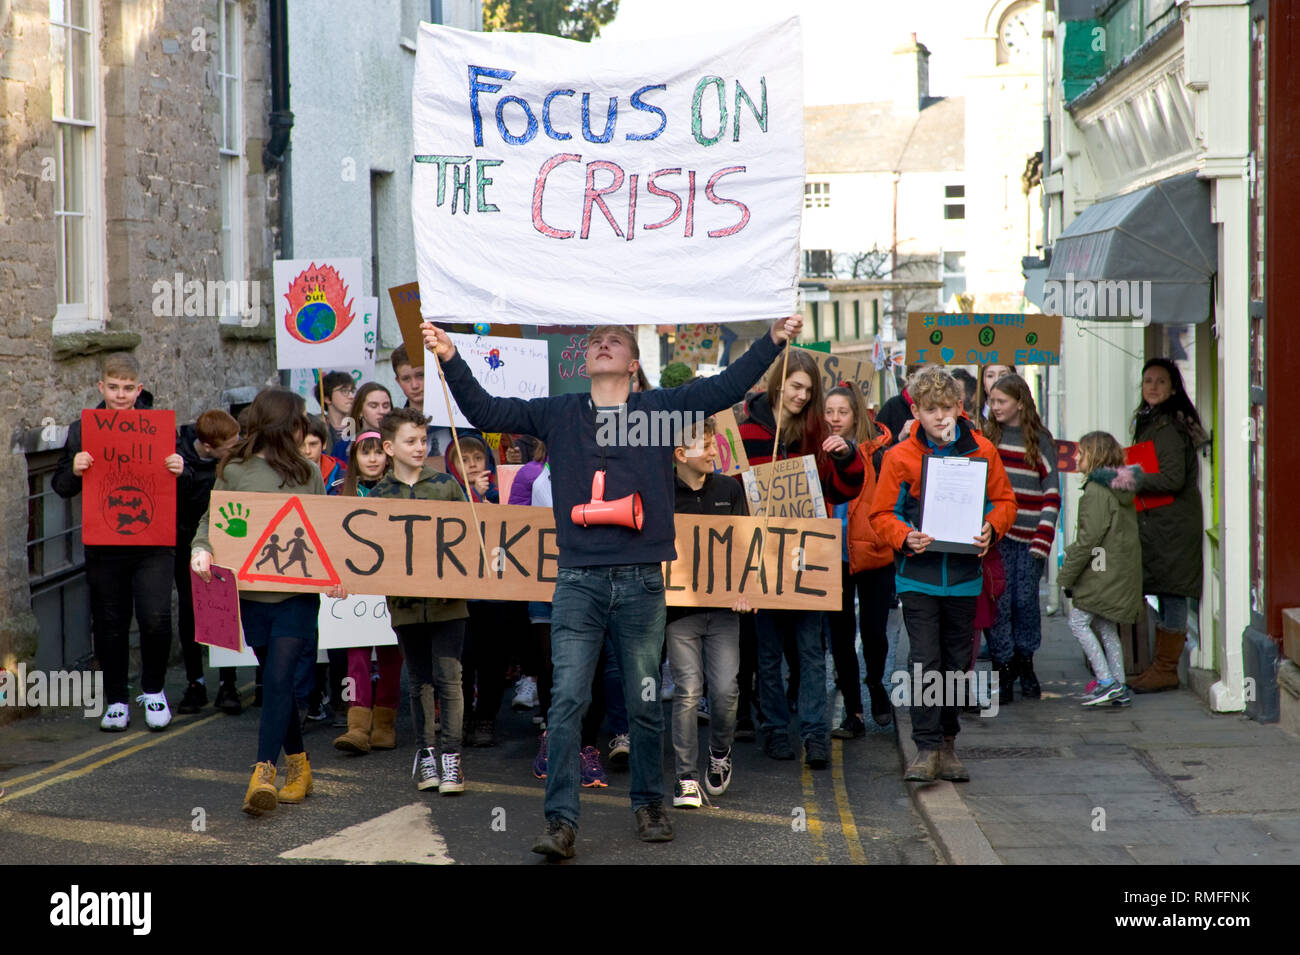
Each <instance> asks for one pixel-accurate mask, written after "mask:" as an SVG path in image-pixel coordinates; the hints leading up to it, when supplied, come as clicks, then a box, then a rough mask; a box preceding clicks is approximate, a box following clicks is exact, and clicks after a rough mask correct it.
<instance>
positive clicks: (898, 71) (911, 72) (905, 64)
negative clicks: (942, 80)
mask: <svg viewBox="0 0 1300 955" xmlns="http://www.w3.org/2000/svg"><path fill="white" fill-rule="evenodd" d="M892 93H893V96H892V98H893V101H894V111H895V112H897V113H907V114H912V115H915V114H916V113H918V112H920V110H921V107H923V106H924V105H925V101H926V99H927V97H929V95H930V51H929V50H927V49H926V48H925V44H923V43H919V42H917V39H916V34H915V33H913V34H912V39H911V40H910V41H908V42H907V43H904V44H903V45H902V46H900V47H899V48H898V49H896V50H895V51H894V70H893V90H892Z"/></svg>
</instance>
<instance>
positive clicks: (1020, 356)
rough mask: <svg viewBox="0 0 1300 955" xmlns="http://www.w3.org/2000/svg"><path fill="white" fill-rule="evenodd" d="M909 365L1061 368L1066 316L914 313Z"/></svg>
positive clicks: (910, 320)
mask: <svg viewBox="0 0 1300 955" xmlns="http://www.w3.org/2000/svg"><path fill="white" fill-rule="evenodd" d="M907 362H908V364H912V363H915V362H922V363H924V364H934V365H1016V366H1020V365H1059V364H1060V363H1061V316H1060V315H1022V314H1020V313H1018V312H1017V313H1005V314H1002V313H988V312H961V313H944V312H908V313H907Z"/></svg>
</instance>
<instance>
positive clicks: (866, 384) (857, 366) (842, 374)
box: [768, 346, 876, 397]
mask: <svg viewBox="0 0 1300 955" xmlns="http://www.w3.org/2000/svg"><path fill="white" fill-rule="evenodd" d="M795 347H799V346H795ZM799 350H800V351H802V352H803V353H804V354H806V355H807V356H808V357H809V358H811V359H812V360H813V361H814V362H816V363H817V367H818V368H819V369H820V370H821V373H822V394H823V395H824V394H826V393H827V392H828V391H830V390H831V389H832V388H834V387H835V386H836V385H838V384H839V383H840V382H841V381H851V382H853V384H855V385H857V386H858V390H859V391H860V392H861V393H862V394H863V396H864V397H865V396H867V395H869V394H870V393H871V379H872V378H873V377H874V375H875V370H876V369H875V366H874V365H873V364H872V363H871V361H870V360H866V361H859V360H858V359H856V358H850V357H848V356H847V355H833V354H830V353H829V352H822V351H820V350H818V349H815V348H799ZM779 361H780V360H779V359H778V364H779ZM776 367H777V366H776V365H773V368H776ZM768 373H769V374H771V371H769V372H768ZM777 374H780V372H779V371H778V372H777Z"/></svg>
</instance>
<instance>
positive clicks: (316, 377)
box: [289, 296, 423, 451]
mask: <svg viewBox="0 0 1300 955" xmlns="http://www.w3.org/2000/svg"><path fill="white" fill-rule="evenodd" d="M357 302H358V307H357V310H358V311H359V312H360V314H361V329H362V339H361V341H362V350H361V354H360V356H359V358H358V361H357V362H356V363H354V364H352V365H350V366H349V365H339V366H338V367H333V368H331V367H325V368H294V369H293V370H292V371H290V372H289V388H290V390H291V391H293V392H294V393H295V394H298V395H301V396H302V399H303V400H304V401H305V402H307V413H308V414H320V413H321V405H320V402H321V393H320V379H321V375H322V374H329V373H330V372H331V371H344V372H347V374H348V376H349V377H350V378H351V379H352V382H353V384H354V385H356V386H357V387H360V386H361V385H362V384H363V383H364V382H367V381H374V380H375V347H376V342H377V339H378V335H377V331H378V329H379V299H377V298H373V297H367V296H358V298H357ZM421 347H423V346H421ZM325 450H326V451H328V450H329V449H328V448H326V449H325Z"/></svg>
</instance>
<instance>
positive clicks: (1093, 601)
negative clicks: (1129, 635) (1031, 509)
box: [1057, 431, 1142, 706]
mask: <svg viewBox="0 0 1300 955" xmlns="http://www.w3.org/2000/svg"><path fill="white" fill-rule="evenodd" d="M1079 471H1080V473H1082V474H1085V475H1087V477H1085V478H1084V485H1083V496H1082V497H1081V498H1080V499H1079V517H1078V525H1077V528H1076V530H1075V533H1074V540H1073V541H1072V542H1071V543H1070V545H1069V546H1068V547H1066V548H1065V561H1064V563H1063V564H1062V565H1061V571H1060V573H1059V574H1058V575H1057V582H1058V583H1059V584H1060V585H1061V586H1062V587H1063V588H1064V589H1065V595H1066V596H1067V597H1069V598H1070V601H1071V609H1070V629H1071V630H1072V631H1073V632H1074V636H1075V638H1076V639H1077V640H1078V641H1079V644H1080V645H1081V646H1082V647H1083V652H1084V654H1086V655H1087V657H1088V663H1089V664H1091V665H1092V670H1093V673H1095V674H1096V676H1097V682H1096V684H1095V685H1094V686H1093V688H1092V689H1091V691H1090V692H1089V693H1087V694H1086V695H1085V697H1084V699H1083V701H1082V702H1083V705H1084V706H1101V705H1111V706H1127V705H1129V703H1130V702H1131V701H1130V698H1129V693H1128V688H1127V687H1126V686H1125V685H1124V655H1123V652H1122V651H1121V649H1120V644H1119V624H1121V623H1136V622H1137V619H1138V614H1139V613H1140V612H1141V609H1142V544H1141V541H1140V538H1139V537H1138V523H1137V511H1136V510H1135V509H1134V507H1133V498H1134V496H1135V494H1136V492H1137V486H1138V482H1137V479H1138V476H1139V475H1140V474H1141V468H1137V467H1125V465H1124V449H1123V448H1121V447H1120V445H1119V442H1118V441H1116V440H1115V439H1114V438H1113V437H1112V436H1111V435H1109V434H1107V433H1106V432H1105V431H1091V432H1089V433H1088V434H1085V435H1084V436H1083V437H1082V438H1080V439H1079ZM1094 629H1095V630H1096V632H1097V633H1098V634H1100V635H1101V643H1100V644H1099V643H1098V641H1097V637H1096V635H1094V633H1093V631H1094ZM1103 645H1104V647H1105V652H1104V653H1103V652H1102V646H1103Z"/></svg>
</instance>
